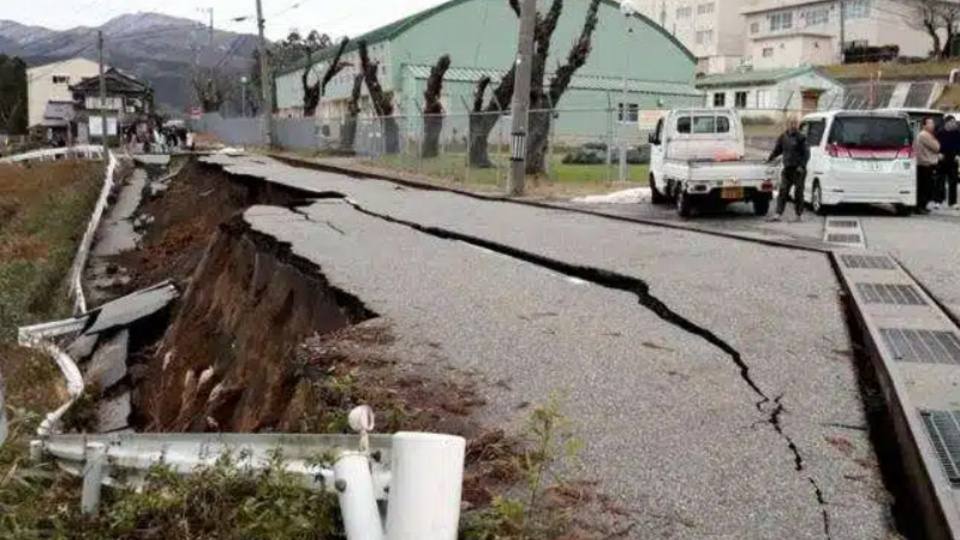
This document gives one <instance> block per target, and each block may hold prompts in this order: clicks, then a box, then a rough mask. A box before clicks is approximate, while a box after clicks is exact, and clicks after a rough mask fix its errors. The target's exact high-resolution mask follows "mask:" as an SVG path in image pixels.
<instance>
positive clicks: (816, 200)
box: [810, 182, 827, 216]
mask: <svg viewBox="0 0 960 540" xmlns="http://www.w3.org/2000/svg"><path fill="white" fill-rule="evenodd" d="M810 208H812V209H813V213H814V214H816V215H818V216H825V215H827V208H826V207H825V206H824V205H823V190H822V189H820V182H814V184H813V193H811V194H810Z"/></svg>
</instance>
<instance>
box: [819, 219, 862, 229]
mask: <svg viewBox="0 0 960 540" xmlns="http://www.w3.org/2000/svg"><path fill="white" fill-rule="evenodd" d="M859 226H860V222H859V221H857V220H855V219H831V220H830V221H828V222H827V227H828V228H834V229H856V228H857V227H859Z"/></svg>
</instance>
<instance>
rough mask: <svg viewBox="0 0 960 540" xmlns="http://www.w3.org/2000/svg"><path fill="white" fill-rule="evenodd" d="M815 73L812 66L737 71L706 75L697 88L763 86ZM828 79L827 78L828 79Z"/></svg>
mask: <svg viewBox="0 0 960 540" xmlns="http://www.w3.org/2000/svg"><path fill="white" fill-rule="evenodd" d="M813 72H816V68H814V67H812V66H802V67H798V68H783V69H761V70H751V71H737V72H733V73H721V74H719V75H708V76H706V77H702V78H701V79H699V80H697V81H696V83H695V86H696V87H697V88H719V87H724V86H764V85H771V84H776V83H778V82H780V81H783V80H786V79H792V78H793V77H798V76H800V75H806V74H808V73H813ZM828 78H829V77H828Z"/></svg>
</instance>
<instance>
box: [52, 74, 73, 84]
mask: <svg viewBox="0 0 960 540" xmlns="http://www.w3.org/2000/svg"><path fill="white" fill-rule="evenodd" d="M53 84H70V77H68V76H66V75H54V76H53Z"/></svg>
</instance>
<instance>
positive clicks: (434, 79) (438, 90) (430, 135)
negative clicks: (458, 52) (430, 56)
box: [420, 54, 450, 158]
mask: <svg viewBox="0 0 960 540" xmlns="http://www.w3.org/2000/svg"><path fill="white" fill-rule="evenodd" d="M448 69H450V55H447V54H445V55H443V56H441V57H440V59H439V60H437V63H436V65H434V66H433V69H431V70H430V78H429V79H427V89H426V90H425V91H424V92H423V99H424V103H425V105H424V108H423V148H422V149H421V153H420V155H421V157H425V158H432V157H437V156H439V155H440V135H441V134H442V133H443V113H444V111H443V103H442V102H441V100H440V98H441V95H442V94H443V77H444V75H446V73H447V70H448Z"/></svg>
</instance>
